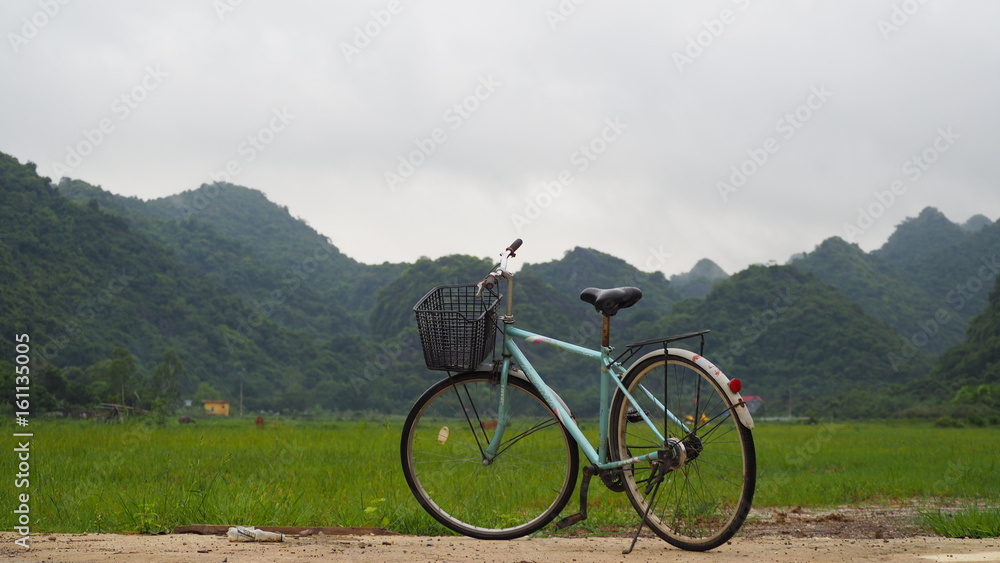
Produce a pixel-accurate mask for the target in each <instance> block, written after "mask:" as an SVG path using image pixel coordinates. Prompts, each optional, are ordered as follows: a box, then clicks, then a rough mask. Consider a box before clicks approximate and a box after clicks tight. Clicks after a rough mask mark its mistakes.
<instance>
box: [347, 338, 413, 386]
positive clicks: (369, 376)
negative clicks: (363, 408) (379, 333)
mask: <svg viewBox="0 0 1000 563" xmlns="http://www.w3.org/2000/svg"><path fill="white" fill-rule="evenodd" d="M402 353H403V347H402V345H400V342H399V340H398V339H397V340H390V341H387V342H382V343H380V344H379V353H378V354H375V356H374V357H373V358H370V359H368V360H366V361H365V367H364V369H362V370H361V373H360V374H358V375H355V376H352V377H351V387H353V388H354V393H355V394H357V395H359V396H360V395H361V392H362V391H363V390H364V388H365V387H367V386H368V384H369V383H371V382H373V381H375V380H376V379H378V378H379V377H380V376H382V375H384V374H385V373H387V372H388V371H389V370H390V369H392V367H393V365H395V363H396V361H398V360H399V357H400V355H401V354H402Z"/></svg>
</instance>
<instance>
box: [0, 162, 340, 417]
mask: <svg viewBox="0 0 1000 563" xmlns="http://www.w3.org/2000/svg"><path fill="white" fill-rule="evenodd" d="M0 194H2V200H0V225H3V230H2V235H0V273H2V276H3V279H4V280H5V281H4V290H3V292H2V293H0V318H2V319H3V326H4V332H3V333H2V334H0V345H2V346H4V347H5V348H6V349H10V350H12V349H14V344H13V342H14V339H15V335H17V334H27V335H28V336H29V338H30V339H31V342H32V343H33V347H32V355H31V358H32V360H33V361H34V365H35V366H36V367H37V368H38V369H37V370H36V371H42V370H45V369H47V368H51V367H56V368H73V369H72V370H69V371H68V373H66V374H61V377H62V378H63V379H66V380H67V382H66V383H67V385H68V384H69V383H72V384H74V386H73V387H67V388H66V394H64V395H62V396H53V397H51V400H52V401H53V403H55V404H70V403H73V404H87V403H93V402H100V401H109V402H126V403H129V404H138V405H142V406H149V405H150V403H151V401H152V399H153V398H154V396H155V395H156V393H155V392H154V390H153V389H152V388H151V384H152V383H153V381H152V380H151V377H152V374H153V372H154V371H155V368H156V367H157V366H158V365H159V363H160V362H161V360H162V359H163V358H164V357H165V355H167V352H168V351H171V350H173V351H175V353H176V357H177V358H179V360H180V362H181V364H182V365H183V371H177V370H174V376H175V377H176V381H174V382H173V383H172V384H171V385H173V386H175V387H177V388H178V390H179V392H180V393H182V394H185V395H188V396H190V395H191V394H192V393H194V391H195V390H196V389H197V387H198V384H199V383H202V382H204V383H206V384H208V385H209V386H210V387H211V388H213V389H218V390H219V391H221V392H224V393H225V394H226V395H227V396H229V397H232V398H235V397H236V393H237V387H238V386H239V384H240V381H242V382H243V385H244V388H245V394H246V396H247V398H248V405H251V406H262V407H263V406H272V407H273V406H276V405H277V403H278V402H279V398H280V397H281V392H282V391H283V390H284V389H285V385H284V383H285V382H286V381H287V380H288V377H287V366H288V365H290V364H291V363H293V362H294V363H296V364H299V365H301V364H303V363H304V362H303V360H305V359H308V360H310V361H311V360H315V359H317V358H321V357H322V356H323V354H322V352H321V351H320V350H319V349H317V347H316V346H315V344H314V341H313V340H312V339H308V338H303V336H302V334H300V333H297V332H294V331H290V330H286V329H283V328H282V327H280V326H278V325H276V324H275V323H273V322H272V321H271V320H270V319H269V318H268V311H267V310H261V309H255V308H252V307H248V306H247V305H246V304H244V303H243V302H241V300H240V299H238V298H237V297H236V296H234V295H233V294H232V293H230V292H228V291H226V290H225V289H224V288H220V287H218V286H216V285H214V284H212V283H211V282H210V281H208V280H207V279H206V278H205V277H204V276H203V275H201V273H200V272H198V271H197V270H196V269H194V268H192V267H190V266H189V265H187V264H184V263H182V262H180V261H178V260H177V259H176V257H175V256H174V255H173V254H172V253H171V252H170V251H169V250H167V249H165V248H164V247H162V246H160V245H158V244H156V243H155V242H153V241H151V240H150V239H148V238H146V237H145V236H143V235H141V234H139V233H136V232H135V231H133V230H132V229H131V228H130V226H129V225H128V223H127V222H126V221H125V220H123V219H121V218H119V217H117V216H114V215H111V214H109V213H106V212H104V211H102V210H101V209H100V206H99V204H97V203H96V202H90V203H88V204H86V205H82V206H81V205H77V204H75V203H72V202H70V201H69V200H67V199H66V198H64V197H62V196H61V195H60V194H59V193H58V192H57V191H56V190H55V189H53V188H52V187H50V185H49V182H48V180H47V179H45V178H41V177H39V176H38V175H37V174H36V172H35V167H34V165H33V164H30V163H29V164H27V165H21V164H19V163H18V162H17V161H16V160H15V159H13V158H11V157H9V156H7V155H0ZM112 358H116V359H117V360H120V361H119V363H118V364H115V365H116V366H118V367H121V369H123V370H126V367H127V370H126V372H127V373H125V374H124V375H121V374H119V375H115V374H112V373H110V371H108V370H110V367H109V366H108V365H103V367H102V362H105V361H106V360H109V359H112ZM317 367H319V366H317ZM322 367H324V368H329V367H330V366H329V365H326V366H322ZM104 368H108V369H104ZM115 369H118V368H117V367H116V368H115ZM102 370H103V371H102ZM111 371H114V370H111ZM5 375H6V374H5ZM335 375H336V369H334V371H332V372H330V373H327V372H326V371H322V372H318V373H317V376H323V377H335ZM119 376H120V377H119ZM54 377H56V379H59V376H54ZM116 377H119V379H115V378H116ZM116 399H117V400H116ZM50 406H52V405H50Z"/></svg>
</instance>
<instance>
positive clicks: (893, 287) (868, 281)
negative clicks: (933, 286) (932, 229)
mask: <svg viewBox="0 0 1000 563" xmlns="http://www.w3.org/2000/svg"><path fill="white" fill-rule="evenodd" d="M792 265H793V266H794V267H795V268H796V269H798V270H801V271H803V272H809V273H811V274H813V275H815V276H816V277H817V278H819V279H820V280H822V281H823V282H825V283H826V284H828V285H830V286H831V287H833V288H835V289H837V290H838V291H840V292H841V293H843V294H844V295H845V296H847V297H848V298H850V299H851V300H852V301H854V302H855V303H856V304H858V305H860V306H861V307H862V308H863V309H864V310H865V312H866V313H867V314H868V315H869V316H871V317H874V318H876V319H880V320H882V321H883V322H885V323H886V324H888V325H890V326H892V327H893V328H895V329H896V331H897V333H899V336H900V342H901V344H900V345H901V346H902V345H905V341H904V339H907V340H909V339H911V338H912V337H913V335H914V334H917V335H918V336H917V342H918V344H920V345H921V346H920V347H921V348H922V349H923V350H924V352H925V353H928V354H932V355H936V354H939V353H941V352H943V351H944V350H945V349H947V348H948V347H950V346H954V345H955V344H956V343H958V342H961V341H962V338H963V331H964V328H965V326H964V322H963V321H962V320H960V319H957V318H954V319H952V318H951V316H949V317H948V322H945V323H939V322H938V321H937V320H934V319H935V311H937V310H938V309H939V308H940V307H941V305H942V303H938V302H936V301H935V300H934V299H933V298H931V296H930V295H928V294H927V292H926V291H925V290H923V289H922V288H921V287H919V286H918V285H917V284H915V283H911V282H909V281H908V278H907V277H906V276H905V275H902V274H901V273H900V272H898V271H897V270H896V269H895V268H893V267H891V266H889V265H888V264H886V263H884V261H882V260H880V259H879V258H878V257H877V256H875V255H872V254H866V253H865V252H864V251H863V250H861V249H860V248H859V247H858V246H857V245H855V244H849V243H847V242H845V241H844V240H843V239H841V238H839V237H834V238H830V239H827V240H825V241H823V243H822V244H820V245H819V246H817V247H816V249H815V250H813V251H812V252H809V253H807V254H805V255H804V256H803V257H801V258H799V259H797V260H794V261H793V262H792ZM928 323H934V326H933V327H931V325H930V324H928ZM925 325H926V326H928V327H931V328H933V330H932V332H933V333H934V334H933V336H934V338H933V339H931V338H927V339H926V340H925V339H924V338H925V337H924V336H920V335H923V334H924V330H923V329H922V328H921V327H923V326H925Z"/></svg>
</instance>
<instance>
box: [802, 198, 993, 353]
mask: <svg viewBox="0 0 1000 563" xmlns="http://www.w3.org/2000/svg"><path fill="white" fill-rule="evenodd" d="M980 217H981V216H980ZM970 225H971V226H970ZM998 256H1000V224H997V223H991V222H989V221H988V220H986V219H985V218H981V219H976V218H973V219H970V220H969V222H967V223H966V226H959V225H956V224H954V223H952V222H951V221H949V220H948V219H947V218H946V217H945V216H944V215H942V214H941V213H940V212H939V211H937V210H936V209H934V208H927V209H925V210H924V211H923V212H921V213H920V215H919V216H918V217H915V218H911V219H908V220H906V221H904V222H903V223H902V224H900V225H899V227H898V228H897V230H896V231H895V232H894V233H893V234H892V236H891V237H890V238H889V240H888V241H887V242H886V243H885V244H884V245H883V246H882V248H880V249H878V250H876V251H874V252H871V253H867V254H866V253H865V252H864V251H862V250H861V249H860V248H858V247H857V246H856V245H852V244H848V243H846V242H844V241H843V240H842V239H840V238H837V237H834V238H831V239H828V240H826V241H824V242H823V243H822V244H820V245H819V246H818V247H816V249H815V250H813V251H812V252H809V253H805V254H804V255H802V256H799V257H796V258H795V259H794V260H793V261H792V262H791V264H792V265H794V266H795V267H796V268H798V269H800V270H802V271H806V272H810V273H812V274H814V275H816V276H817V277H818V278H819V279H821V280H822V281H823V282H825V283H827V284H829V285H831V286H832V287H835V288H837V289H838V290H839V291H841V292H842V293H844V295H846V296H848V297H849V298H850V299H851V300H853V301H854V302H855V303H857V304H859V305H861V306H862V307H864V309H865V310H866V311H867V312H868V314H870V315H871V316H874V317H876V318H878V319H881V320H883V321H885V322H886V323H888V324H889V325H891V326H892V327H894V328H895V329H896V331H897V332H898V334H899V337H900V342H901V346H903V347H905V348H907V349H910V348H919V349H920V350H921V351H923V352H925V353H928V354H931V355H937V354H940V353H941V352H943V351H944V350H946V349H948V348H950V347H952V346H955V345H957V344H959V343H960V342H962V341H963V339H964V335H965V329H966V326H967V324H968V321H969V319H970V318H971V317H972V316H973V315H975V314H977V313H978V312H980V311H982V310H983V308H984V307H985V306H986V299H987V294H988V288H989V287H990V285H992V281H993V279H994V278H995V277H997V274H1000V262H997V257H998Z"/></svg>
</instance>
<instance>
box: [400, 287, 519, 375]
mask: <svg viewBox="0 0 1000 563" xmlns="http://www.w3.org/2000/svg"><path fill="white" fill-rule="evenodd" d="M476 291H477V287H476V284H461V285H440V286H438V287H435V288H434V289H432V290H430V291H429V292H427V295H424V296H423V297H422V298H421V299H420V301H417V304H416V305H414V306H413V312H414V313H415V314H416V316H417V329H418V331H419V332H420V345H421V346H423V349H424V361H425V362H426V363H427V368H428V369H433V370H444V371H470V370H473V369H475V368H476V367H477V366H478V365H479V364H481V363H482V362H483V360H484V359H486V357H487V356H490V355H491V354H492V353H493V348H494V346H496V332H497V325H496V320H497V306H498V305H499V304H500V298H501V295H499V294H497V293H496V292H495V291H493V290H490V289H483V294H482V295H481V296H479V297H477V296H476Z"/></svg>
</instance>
